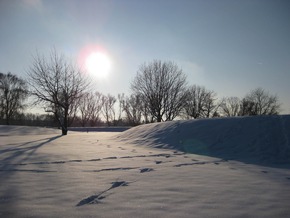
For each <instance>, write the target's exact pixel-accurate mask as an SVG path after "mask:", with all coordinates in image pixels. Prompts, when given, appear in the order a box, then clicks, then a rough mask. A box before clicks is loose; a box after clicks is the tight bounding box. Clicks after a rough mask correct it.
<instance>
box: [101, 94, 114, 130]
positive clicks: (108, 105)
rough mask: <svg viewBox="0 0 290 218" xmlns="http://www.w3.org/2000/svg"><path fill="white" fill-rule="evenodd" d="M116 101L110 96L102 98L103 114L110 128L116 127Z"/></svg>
mask: <svg viewBox="0 0 290 218" xmlns="http://www.w3.org/2000/svg"><path fill="white" fill-rule="evenodd" d="M116 101H117V99H116V98H115V97H114V96H112V95H110V94H108V95H103V97H102V105H103V107H102V112H103V115H104V117H105V119H106V122H107V125H108V126H110V125H111V124H113V125H115V120H116V111H115V107H114V106H115V103H116Z"/></svg>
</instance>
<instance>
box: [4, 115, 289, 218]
mask: <svg viewBox="0 0 290 218" xmlns="http://www.w3.org/2000/svg"><path fill="white" fill-rule="evenodd" d="M289 125H290V118H289V116H271V117H243V118H228V119H224V118H223V119H204V120H190V121H172V122H166V123H159V124H146V125H141V126H138V127H134V128H131V129H130V130H127V131H125V132H121V133H118V132H88V133H87V132H77V131H74V132H69V134H68V135H67V136H60V135H59V134H60V130H55V129H49V128H32V127H16V126H11V127H7V126H0V160H1V162H0V184H1V185H0V217H289V216H290V208H289V201H290V170H289V169H290V167H289V153H288V152H289V136H290V134H289V131H290V128H289ZM196 147H197V148H196Z"/></svg>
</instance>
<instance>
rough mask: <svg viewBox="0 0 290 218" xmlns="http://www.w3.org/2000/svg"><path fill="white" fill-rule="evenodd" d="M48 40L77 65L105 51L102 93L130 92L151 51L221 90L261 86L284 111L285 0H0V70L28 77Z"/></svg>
mask: <svg viewBox="0 0 290 218" xmlns="http://www.w3.org/2000/svg"><path fill="white" fill-rule="evenodd" d="M53 48H55V49H56V50H57V51H58V52H60V53H62V54H64V55H65V56H67V57H68V58H71V59H72V60H74V62H75V63H77V64H78V65H81V66H82V67H83V66H84V64H82V63H84V62H83V60H84V56H86V55H88V51H92V52H102V53H103V54H105V55H106V56H107V57H108V59H109V60H110V63H111V65H110V69H109V71H108V75H107V76H105V77H94V79H93V82H94V83H93V84H94V89H95V90H98V91H100V92H101V93H103V94H107V93H110V94H112V95H115V96H116V95H117V94H118V93H125V94H126V95H128V94H130V83H131V82H132V80H133V79H134V77H135V76H136V73H137V71H138V68H139V67H140V65H142V64H143V63H150V62H151V61H153V60H155V59H157V60H162V61H173V62H175V63H176V64H177V65H178V66H179V67H180V68H181V69H182V70H183V72H184V73H185V74H186V75H187V81H188V84H189V85H193V84H197V85H201V86H205V87H206V88H207V89H210V90H213V91H215V92H216V93H217V94H218V97H219V98H222V97H230V96H236V97H240V98H242V97H244V96H245V95H246V94H247V93H248V92H249V91H251V90H253V89H255V88H258V87H262V88H264V89H265V90H266V91H269V93H270V94H273V95H277V96H278V97H279V101H280V103H282V111H281V113H282V114H290V97H289V95H290V85H289V82H290V1H288V0H104V1H100V0H0V72H2V73H7V72H11V73H13V74H16V75H18V76H19V77H21V78H24V79H26V78H27V76H26V73H27V71H28V70H29V67H30V66H31V65H32V59H33V56H34V55H35V54H36V51H38V53H40V54H43V55H48V54H49V53H50V52H51V50H52V49H53Z"/></svg>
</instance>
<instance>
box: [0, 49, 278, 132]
mask: <svg viewBox="0 0 290 218" xmlns="http://www.w3.org/2000/svg"><path fill="white" fill-rule="evenodd" d="M91 88H92V84H91V83H90V80H89V78H88V77H87V75H86V73H85V72H83V71H82V70H81V69H80V68H78V67H77V66H76V65H74V64H73V62H71V61H70V60H68V59H66V58H65V57H64V56H63V55H61V54H59V53H57V52H56V51H55V50H53V51H52V52H51V54H50V56H49V57H45V56H43V55H40V54H36V55H35V57H34V58H33V61H32V64H31V66H30V68H29V70H28V72H27V79H26V80H23V79H21V78H19V77H17V76H16V75H13V74H11V73H7V74H3V73H0V97H1V100H0V121H2V123H3V122H4V123H5V124H8V125H9V124H10V123H11V121H12V120H17V119H18V120H22V121H23V123H24V124H27V123H31V124H36V125H38V124H40V125H42V124H43V123H48V124H49V125H56V126H59V127H60V128H61V129H62V134H63V135H66V134H67V131H68V127H69V126H72V125H73V126H97V125H101V124H106V125H130V126H136V125H139V124H142V123H151V122H162V121H170V120H173V119H176V118H181V119H200V118H211V117H220V116H223V117H231V116H256V115H275V114H278V113H279V110H280V104H279V101H278V97H277V96H276V95H271V94H270V93H269V92H268V91H266V90H264V89H263V88H257V89H254V90H251V91H249V92H248V93H247V94H246V95H245V96H244V97H243V98H238V97H224V98H222V99H218V98H217V93H216V92H214V91H213V90H210V89H207V88H205V87H204V86H200V85H196V84H195V85H188V83H187V78H186V75H185V74H184V73H183V71H182V69H181V68H179V66H178V65H177V64H175V63H174V62H171V61H165V62H163V61H160V60H153V61H152V62H150V63H144V64H142V65H141V66H140V67H139V69H138V70H137V73H136V76H135V78H134V79H133V80H132V81H131V86H130V90H131V93H130V95H129V96H125V95H124V94H118V96H113V95H111V94H107V95H105V94H102V93H100V92H96V91H95V92H93V91H91V90H92V89H91ZM28 97H32V98H33V99H34V103H33V104H34V105H41V106H42V107H43V108H44V111H45V112H47V114H46V115H33V114H24V113H23V110H24V109H25V108H26V107H27V105H25V102H26V100H27V99H28ZM24 121H25V122H24Z"/></svg>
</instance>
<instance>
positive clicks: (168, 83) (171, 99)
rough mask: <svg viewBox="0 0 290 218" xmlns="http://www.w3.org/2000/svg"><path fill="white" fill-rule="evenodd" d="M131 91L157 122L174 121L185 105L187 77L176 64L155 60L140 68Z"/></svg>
mask: <svg viewBox="0 0 290 218" xmlns="http://www.w3.org/2000/svg"><path fill="white" fill-rule="evenodd" d="M131 90H132V92H133V94H134V95H136V96H137V95H138V96H140V97H141V98H142V100H143V101H144V105H145V106H146V112H148V114H150V115H151V116H152V118H153V119H155V120H156V121H157V122H161V121H168V120H173V119H174V118H175V117H176V116H178V115H179V114H180V111H181V109H182V107H183V104H184V100H185V97H186V95H185V91H186V76H185V75H184V74H183V72H182V70H181V69H180V68H179V67H178V66H177V65H176V64H175V63H173V62H171V61H168V62H162V61H160V60H154V61H153V62H151V63H149V64H143V65H141V66H140V68H139V70H138V72H137V75H136V77H135V79H134V80H133V82H132V83H131Z"/></svg>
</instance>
